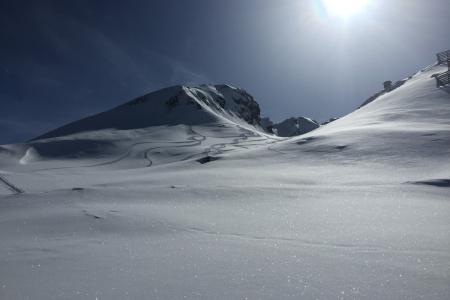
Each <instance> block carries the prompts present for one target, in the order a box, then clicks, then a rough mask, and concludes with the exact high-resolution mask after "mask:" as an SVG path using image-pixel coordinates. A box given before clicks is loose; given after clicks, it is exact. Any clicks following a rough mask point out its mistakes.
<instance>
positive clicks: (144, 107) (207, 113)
mask: <svg viewBox="0 0 450 300" xmlns="http://www.w3.org/2000/svg"><path fill="white" fill-rule="evenodd" d="M217 121H220V122H223V121H231V122H233V123H237V124H242V125H247V126H248V125H251V126H259V122H260V108H259V105H258V103H257V102H256V101H255V100H254V99H253V97H252V96H251V95H250V94H248V93H247V92H246V91H244V90H243V89H240V88H236V87H233V86H230V85H200V86H192V87H188V86H173V87H169V88H165V89H162V90H158V91H155V92H152V93H149V94H146V95H144V96H142V97H139V98H136V99H134V100H132V101H130V102H127V103H125V104H123V105H120V106H118V107H116V108H113V109H111V110H108V111H105V112H102V113H99V114H96V115H93V116H90V117H87V118H84V119H81V120H78V121H75V122H72V123H69V124H67V125H64V126H62V127H59V128H57V129H55V130H52V131H50V132H48V133H45V134H43V135H41V136H39V137H37V138H36V139H44V138H52V137H58V136H66V135H71V134H75V133H80V132H86V131H96V130H102V129H109V128H111V129H119V130H128V129H138V128H146V127H151V126H163V125H168V126H170V125H180V124H184V125H199V124H207V123H212V122H217Z"/></svg>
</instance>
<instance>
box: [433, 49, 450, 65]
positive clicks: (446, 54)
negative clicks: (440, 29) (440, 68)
mask: <svg viewBox="0 0 450 300" xmlns="http://www.w3.org/2000/svg"><path fill="white" fill-rule="evenodd" d="M436 56H437V60H438V64H443V63H448V62H449V60H450V50H447V51H442V52H439V53H438V54H436Z"/></svg>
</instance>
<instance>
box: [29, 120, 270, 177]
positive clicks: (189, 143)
mask: <svg viewBox="0 0 450 300" xmlns="http://www.w3.org/2000/svg"><path fill="white" fill-rule="evenodd" d="M234 126H235V127H237V128H238V129H239V131H241V132H242V134H241V135H239V136H227V137H222V136H220V138H233V140H232V141H231V142H224V143H217V144H213V145H210V146H209V147H207V148H205V149H204V150H203V151H202V152H199V153H195V154H191V155H188V156H187V157H185V158H183V159H180V161H187V160H190V159H193V158H196V157H199V156H202V155H220V154H223V153H225V152H228V151H232V150H228V151H225V150H223V149H224V148H226V147H227V146H233V147H236V148H243V149H248V148H247V147H246V146H251V145H252V144H249V145H239V144H241V143H244V142H246V141H247V140H248V138H249V137H258V136H260V135H258V134H257V133H255V132H253V131H251V130H248V129H245V128H242V127H241V126H239V125H237V124H236V125H234ZM215 127H218V128H232V127H233V125H232V126H227V125H225V124H218V125H216V126H215ZM188 132H189V134H191V136H190V137H188V138H187V140H185V141H168V142H165V143H166V144H168V145H160V146H157V147H150V148H147V149H144V150H143V154H144V155H143V156H144V158H145V160H146V161H147V164H146V166H145V167H147V168H148V167H151V166H152V165H153V160H152V159H151V158H150V154H149V153H150V152H151V151H153V150H157V149H172V148H186V147H195V146H200V145H201V144H202V143H203V142H204V141H206V140H207V138H208V137H207V136H205V135H203V134H200V133H199V132H197V131H195V130H194V129H193V127H192V126H189V128H188ZM268 139H270V138H266V139H259V140H252V141H249V142H257V141H265V142H266V143H276V140H275V141H270V142H268V141H267V140H268ZM155 143H159V142H154V141H148V142H138V143H134V144H131V145H130V146H129V149H128V150H127V151H126V152H125V153H124V154H122V155H120V156H119V157H117V158H115V159H113V160H110V161H106V162H102V163H96V164H90V165H82V166H68V167H57V168H44V169H38V170H37V171H49V170H61V169H75V168H93V167H101V166H107V165H112V164H115V163H118V162H120V161H123V160H124V159H126V158H127V157H129V156H130V154H131V153H132V151H133V148H135V147H136V146H140V145H146V144H155ZM171 144H182V145H177V146H171ZM254 145H255V146H257V145H258V144H254ZM259 145H260V144H259Z"/></svg>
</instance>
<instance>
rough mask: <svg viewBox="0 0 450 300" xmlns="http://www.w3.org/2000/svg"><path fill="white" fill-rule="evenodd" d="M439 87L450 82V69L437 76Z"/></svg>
mask: <svg viewBox="0 0 450 300" xmlns="http://www.w3.org/2000/svg"><path fill="white" fill-rule="evenodd" d="M436 81H437V87H441V86H444V85H447V84H450V71H447V72H444V73H442V74H439V75H437V76H436Z"/></svg>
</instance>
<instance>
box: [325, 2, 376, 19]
mask: <svg viewBox="0 0 450 300" xmlns="http://www.w3.org/2000/svg"><path fill="white" fill-rule="evenodd" d="M369 1H370V0H322V2H323V4H324V6H325V9H326V11H327V13H328V15H329V16H334V17H339V18H344V19H346V18H349V17H351V16H354V15H356V14H358V13H359V12H361V11H362V10H363V9H364V8H365V7H366V6H367V4H368V3H369Z"/></svg>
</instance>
